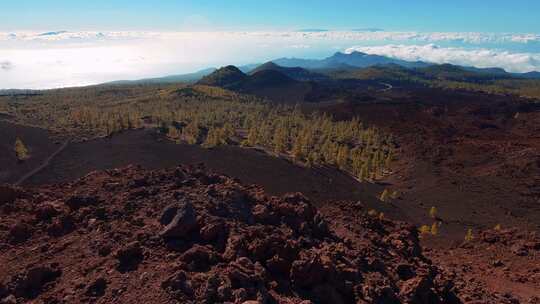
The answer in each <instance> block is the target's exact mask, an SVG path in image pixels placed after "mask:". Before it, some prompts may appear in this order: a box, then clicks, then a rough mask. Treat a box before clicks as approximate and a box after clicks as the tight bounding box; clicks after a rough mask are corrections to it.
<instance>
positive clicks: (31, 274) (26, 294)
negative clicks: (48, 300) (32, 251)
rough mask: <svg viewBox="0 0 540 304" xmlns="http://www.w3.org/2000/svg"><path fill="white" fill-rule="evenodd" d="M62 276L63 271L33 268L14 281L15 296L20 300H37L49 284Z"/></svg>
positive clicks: (49, 268)
mask: <svg viewBox="0 0 540 304" xmlns="http://www.w3.org/2000/svg"><path fill="white" fill-rule="evenodd" d="M61 275H62V271H61V270H59V269H56V268H53V267H49V266H38V267H34V268H31V269H29V270H28V271H26V272H25V273H24V274H22V275H20V276H18V277H17V278H16V279H15V280H14V282H13V283H14V284H13V285H14V294H15V296H17V297H19V298H25V299H33V298H36V297H37V296H38V295H39V294H40V293H41V292H42V290H43V288H44V287H45V286H46V285H47V284H49V283H51V282H53V281H55V280H56V279H58V278H59V277H60V276H61Z"/></svg>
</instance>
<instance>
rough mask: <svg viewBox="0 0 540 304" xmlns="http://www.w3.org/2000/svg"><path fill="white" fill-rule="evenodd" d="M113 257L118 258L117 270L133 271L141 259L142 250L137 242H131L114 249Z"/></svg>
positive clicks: (142, 256) (142, 257) (142, 255)
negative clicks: (116, 249)
mask: <svg viewBox="0 0 540 304" xmlns="http://www.w3.org/2000/svg"><path fill="white" fill-rule="evenodd" d="M115 257H116V258H117V259H118V266H117V269H118V271H120V272H127V271H133V270H135V269H137V267H138V266H139V264H140V263H141V262H142V261H143V259H144V251H143V249H142V247H141V245H140V244H139V242H132V243H129V244H127V245H126V246H124V247H122V248H120V249H119V250H118V251H116V254H115Z"/></svg>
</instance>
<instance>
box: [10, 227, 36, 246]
mask: <svg viewBox="0 0 540 304" xmlns="http://www.w3.org/2000/svg"><path fill="white" fill-rule="evenodd" d="M31 236H32V228H31V227H30V226H29V225H27V224H25V223H17V224H15V225H14V226H13V227H11V229H10V230H9V235H8V239H9V242H10V243H12V244H19V243H23V242H25V241H26V240H28V239H29V238H30V237H31Z"/></svg>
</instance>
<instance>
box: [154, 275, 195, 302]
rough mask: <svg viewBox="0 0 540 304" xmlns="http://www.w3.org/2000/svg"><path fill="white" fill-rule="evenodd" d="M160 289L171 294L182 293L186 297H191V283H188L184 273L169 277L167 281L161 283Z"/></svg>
mask: <svg viewBox="0 0 540 304" xmlns="http://www.w3.org/2000/svg"><path fill="white" fill-rule="evenodd" d="M161 288H163V289H165V290H167V291H168V292H171V293H176V292H182V293H184V294H186V295H188V296H189V295H193V288H192V286H191V282H190V281H188V279H187V275H186V273H185V272H184V271H180V272H178V273H176V274H173V275H172V276H170V277H169V278H168V279H167V280H165V281H163V282H162V283H161Z"/></svg>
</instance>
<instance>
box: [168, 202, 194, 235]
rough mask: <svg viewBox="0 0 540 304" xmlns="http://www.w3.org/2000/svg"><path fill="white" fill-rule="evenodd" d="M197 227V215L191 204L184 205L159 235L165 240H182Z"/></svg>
mask: <svg viewBox="0 0 540 304" xmlns="http://www.w3.org/2000/svg"><path fill="white" fill-rule="evenodd" d="M196 227H197V215H196V213H195V210H194V209H193V205H192V204H191V203H185V204H184V205H182V206H180V207H179V208H178V210H177V211H176V215H175V216H174V218H173V219H172V220H171V222H170V223H169V224H167V225H166V226H165V228H163V230H162V231H161V233H160V235H161V236H162V237H163V238H166V239H170V238H171V239H174V238H184V237H186V236H188V235H189V234H190V233H191V232H193V231H194V230H195V228H196Z"/></svg>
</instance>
